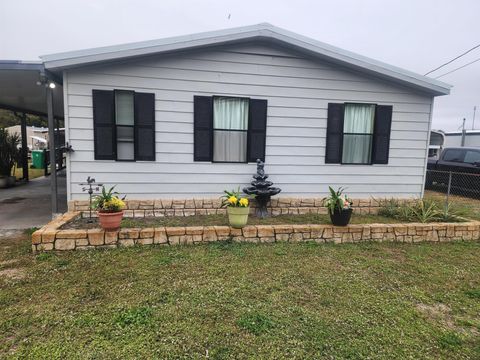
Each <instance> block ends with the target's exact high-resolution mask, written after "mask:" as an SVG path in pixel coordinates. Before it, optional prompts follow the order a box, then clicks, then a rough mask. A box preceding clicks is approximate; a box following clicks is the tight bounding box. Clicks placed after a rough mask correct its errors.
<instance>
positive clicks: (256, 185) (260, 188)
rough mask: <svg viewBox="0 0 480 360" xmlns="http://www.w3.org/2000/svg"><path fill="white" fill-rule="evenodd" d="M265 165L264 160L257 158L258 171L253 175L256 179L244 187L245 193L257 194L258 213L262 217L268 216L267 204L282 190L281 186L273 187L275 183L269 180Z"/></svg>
mask: <svg viewBox="0 0 480 360" xmlns="http://www.w3.org/2000/svg"><path fill="white" fill-rule="evenodd" d="M264 166H265V164H264V163H263V161H262V160H260V159H257V173H256V174H255V175H253V178H254V180H253V181H252V182H251V183H250V184H252V186H248V187H245V188H243V192H244V193H245V194H248V195H255V201H256V202H257V210H256V215H257V217H259V218H262V219H263V218H265V217H267V216H268V211H267V204H268V202H269V201H270V198H271V197H272V196H273V195H277V194H278V193H279V192H280V191H282V190H280V188H277V187H273V186H272V185H273V183H272V182H271V181H268V180H267V178H268V175H266V174H265V170H264V169H263V168H264Z"/></svg>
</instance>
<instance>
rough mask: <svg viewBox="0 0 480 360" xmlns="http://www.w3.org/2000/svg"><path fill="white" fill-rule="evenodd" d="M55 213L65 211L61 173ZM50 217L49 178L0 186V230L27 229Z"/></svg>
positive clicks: (64, 190)
mask: <svg viewBox="0 0 480 360" xmlns="http://www.w3.org/2000/svg"><path fill="white" fill-rule="evenodd" d="M57 179H58V194H59V198H58V207H59V212H62V213H63V212H65V211H67V195H66V181H65V172H64V171H62V172H60V173H59V174H58V177H57ZM50 220H51V200H50V177H41V178H37V179H33V180H31V181H30V182H28V183H27V184H22V185H17V186H15V187H13V188H9V189H0V229H3V230H4V229H28V228H31V227H35V226H37V227H38V226H42V225H45V224H46V223H47V222H49V221H50Z"/></svg>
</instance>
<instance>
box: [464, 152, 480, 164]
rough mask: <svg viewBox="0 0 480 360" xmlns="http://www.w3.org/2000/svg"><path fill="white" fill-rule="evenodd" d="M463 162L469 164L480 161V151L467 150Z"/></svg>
mask: <svg viewBox="0 0 480 360" xmlns="http://www.w3.org/2000/svg"><path fill="white" fill-rule="evenodd" d="M463 162H465V163H468V164H475V163H477V164H478V163H480V151H474V150H467V152H466V154H465V159H464V160H463Z"/></svg>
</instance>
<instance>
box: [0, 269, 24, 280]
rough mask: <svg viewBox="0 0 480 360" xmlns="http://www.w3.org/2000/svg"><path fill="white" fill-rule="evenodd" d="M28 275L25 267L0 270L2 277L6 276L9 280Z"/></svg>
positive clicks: (0, 276)
mask: <svg viewBox="0 0 480 360" xmlns="http://www.w3.org/2000/svg"><path fill="white" fill-rule="evenodd" d="M26 276H27V274H26V272H25V270H24V269H21V268H12V269H5V270H0V278H5V279H8V280H22V279H24V278H25V277H26Z"/></svg>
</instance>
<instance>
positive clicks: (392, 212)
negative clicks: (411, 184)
mask: <svg viewBox="0 0 480 360" xmlns="http://www.w3.org/2000/svg"><path fill="white" fill-rule="evenodd" d="M378 204H379V210H378V214H379V215H381V216H385V217H389V218H395V219H398V220H401V221H407V222H421V223H427V222H441V221H445V222H458V221H462V220H463V219H462V218H461V217H460V216H461V215H463V213H462V211H461V209H458V208H456V207H455V206H453V205H451V204H449V205H448V206H447V207H445V206H443V204H439V203H438V202H437V201H435V200H431V199H417V200H413V201H410V202H403V201H399V200H397V199H384V200H380V201H378Z"/></svg>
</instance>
